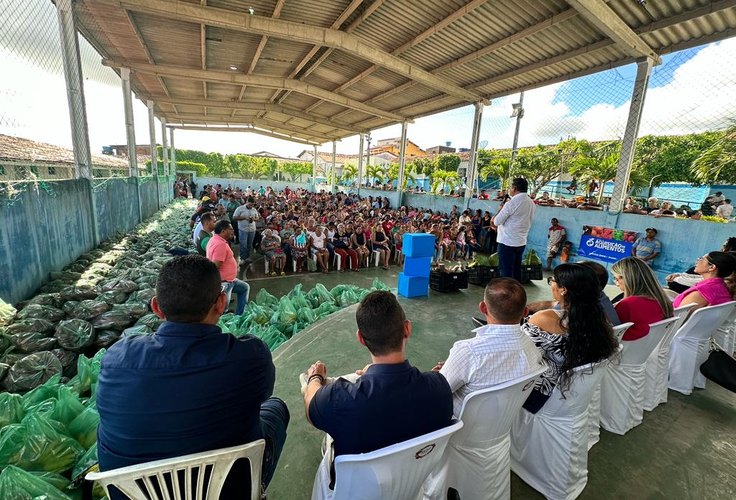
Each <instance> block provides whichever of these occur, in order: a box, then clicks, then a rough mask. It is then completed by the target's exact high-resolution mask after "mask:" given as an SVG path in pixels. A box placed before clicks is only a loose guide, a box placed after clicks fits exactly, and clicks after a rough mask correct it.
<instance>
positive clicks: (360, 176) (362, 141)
mask: <svg viewBox="0 0 736 500" xmlns="http://www.w3.org/2000/svg"><path fill="white" fill-rule="evenodd" d="M364 147H365V136H364V135H363V134H360V146H359V147H358V196H360V185H361V184H362V183H363V148H364Z"/></svg>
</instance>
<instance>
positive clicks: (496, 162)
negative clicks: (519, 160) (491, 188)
mask: <svg viewBox="0 0 736 500" xmlns="http://www.w3.org/2000/svg"><path fill="white" fill-rule="evenodd" d="M510 167H511V159H510V158H506V157H503V158H493V159H491V160H490V161H489V163H488V164H487V165H485V166H484V167H481V169H480V174H479V175H480V178H481V179H483V180H485V181H487V180H488V178H489V177H490V178H496V179H498V186H499V188H503V187H504V186H505V185H506V184H507V181H508V175H509V172H510Z"/></svg>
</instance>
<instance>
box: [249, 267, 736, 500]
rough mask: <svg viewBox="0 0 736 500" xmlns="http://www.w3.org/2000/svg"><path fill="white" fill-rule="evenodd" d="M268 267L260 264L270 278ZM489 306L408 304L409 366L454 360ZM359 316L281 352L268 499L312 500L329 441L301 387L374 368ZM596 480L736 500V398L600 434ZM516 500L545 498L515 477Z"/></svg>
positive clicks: (590, 493)
mask: <svg viewBox="0 0 736 500" xmlns="http://www.w3.org/2000/svg"><path fill="white" fill-rule="evenodd" d="M262 265H263V263H262V262H258V261H257V262H256V263H255V264H254V267H255V266H257V267H258V270H259V271H261V273H260V274H261V276H262V269H263V268H262ZM399 270H400V269H399V268H398V267H396V266H392V267H391V268H390V270H389V271H385V270H382V269H380V268H371V269H370V270H368V269H366V270H362V271H361V272H360V273H353V272H347V273H336V272H332V273H330V274H327V275H325V274H321V273H309V274H302V275H296V276H287V277H284V278H272V279H269V278H265V279H262V278H261V279H258V278H256V277H254V279H249V282H250V284H251V287H252V288H251V296H252V297H255V294H256V293H257V292H258V290H260V288H266V289H267V290H268V291H269V292H270V293H272V294H274V295H276V296H281V295H283V294H285V293H287V292H288V291H289V290H291V289H292V287H293V286H295V285H296V284H297V283H302V286H303V287H304V289H305V290H309V289H311V288H312V287H313V286H314V285H315V284H316V283H323V284H324V285H325V286H327V288H328V289H329V288H331V287H332V286H334V285H337V284H339V283H353V284H356V285H359V286H363V287H368V286H370V283H371V282H372V280H373V278H374V277H378V278H379V279H381V280H382V281H383V282H384V283H386V284H387V285H388V286H390V287H392V288H395V287H396V286H397V279H398V272H399ZM248 274H249V276H250V275H251V273H250V272H249V273H248ZM254 274H255V273H254ZM526 290H527V294H528V297H529V300H530V301H533V300H543V299H548V298H550V294H549V288H548V287H547V285H546V283H544V282H543V281H534V282H532V284H530V285H527V286H526ZM607 292H608V293H609V295H611V296H613V295H614V294H615V293H617V290H616V289H615V288H614V287H609V289H608V290H607ZM481 296H482V288H481V287H478V286H474V285H470V286H469V288H468V289H467V290H464V291H460V292H457V293H451V294H441V293H437V292H433V291H431V290H430V296H429V297H428V298H419V299H404V298H400V299H399V300H400V303H401V304H402V306H403V307H404V309H405V311H406V314H407V317H408V318H409V319H410V320H411V321H412V324H413V333H412V337H411V339H410V341H409V344H408V357H409V360H410V361H411V362H412V364H413V365H414V366H417V367H418V368H420V369H423V370H429V369H430V368H432V366H434V364H435V363H436V362H437V361H438V360H441V359H444V358H445V357H446V355H447V353H448V352H449V349H450V347H451V346H452V344H453V342H455V341H456V340H458V339H461V338H467V337H469V336H470V335H472V334H471V329H472V326H471V324H470V321H469V316H470V315H471V314H476V313H477V305H478V302H479V301H480V300H481ZM356 307H357V306H352V307H350V308H347V309H344V310H342V311H339V312H337V313H335V314H333V315H331V316H328V317H327V318H325V319H324V320H322V321H320V322H318V323H316V324H314V325H313V326H312V327H310V328H308V329H306V330H304V331H302V332H300V333H299V334H298V335H297V336H296V337H295V338H294V339H292V340H291V341H289V342H288V343H287V344H284V345H283V346H281V347H280V348H279V349H278V350H277V351H276V352H274V363H275V365H276V375H277V377H276V388H275V395H277V396H279V397H281V398H283V399H284V400H285V401H286V403H287V404H288V406H289V409H290V411H291V423H290V425H289V429H288V438H287V441H286V445H285V447H284V451H283V454H282V456H281V460H280V463H279V467H278V470H277V472H276V475H275V477H274V479H273V481H272V483H271V485H270V487H269V489H268V494H269V498H271V499H274V500H281V499H284V500H301V499H308V498H310V494H311V488H312V482H313V479H314V474H315V471H316V469H317V466H318V464H319V461H320V459H321V456H320V443H321V439H322V434H321V432H319V431H317V430H315V429H314V428H312V427H311V426H310V425H309V424H308V422H307V421H306V418H305V416H304V409H303V407H304V405H303V402H302V398H301V394H300V391H299V382H298V380H297V377H298V375H299V373H300V372H303V371H305V370H306V369H307V367H308V366H309V365H310V364H311V363H313V362H314V361H316V360H318V359H320V360H322V361H323V362H325V363H326V365H327V368H328V372H329V374H330V375H340V374H345V373H350V372H352V371H354V370H356V369H358V368H362V367H363V366H364V365H365V364H366V363H368V362H369V361H370V358H369V355H368V352H367V350H366V349H365V348H363V347H362V346H360V345H359V344H358V342H357V340H356V339H355V330H356V324H355V309H356ZM588 470H589V477H588V485H587V487H586V489H585V490H584V491H583V493H582V495H581V496H580V498H582V499H593V498H595V499H619V498H620V499H639V498H641V499H660V498H661V499H733V498H736V394H733V393H731V392H729V391H727V390H725V389H723V388H721V387H719V386H717V385H715V384H713V383H710V382H709V384H708V388H707V389H705V390H696V391H695V392H694V393H693V394H692V395H691V396H683V395H681V394H679V393H676V392H673V391H670V392H669V401H668V403H666V404H663V405H660V406H659V407H658V408H656V409H655V410H654V411H653V412H645V415H644V422H643V423H642V424H641V425H639V426H638V427H636V428H635V429H633V430H631V431H630V432H628V433H627V434H626V435H625V436H618V435H615V434H611V433H608V432H606V431H604V430H601V440H600V442H599V443H598V444H597V445H595V446H594V447H593V449H592V450H591V451H590V454H589V463H588ZM511 496H512V498H514V499H532V498H542V496H541V495H540V494H538V493H537V492H536V491H535V490H533V489H532V488H531V487H529V486H528V485H526V484H525V483H524V482H523V481H521V480H520V479H519V478H518V477H517V476H515V475H514V474H513V473H512V479H511Z"/></svg>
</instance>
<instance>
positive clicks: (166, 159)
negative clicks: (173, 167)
mask: <svg viewBox="0 0 736 500" xmlns="http://www.w3.org/2000/svg"><path fill="white" fill-rule="evenodd" d="M161 146H162V154H163V161H164V175H165V176H166V177H168V176H169V175H171V172H170V171H169V144H168V138H167V137H166V118H161Z"/></svg>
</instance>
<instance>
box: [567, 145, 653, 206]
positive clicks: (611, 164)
mask: <svg viewBox="0 0 736 500" xmlns="http://www.w3.org/2000/svg"><path fill="white" fill-rule="evenodd" d="M620 158H621V143H619V142H617V141H613V142H610V143H608V144H607V145H604V146H603V147H602V148H599V150H598V154H597V155H595V156H586V157H582V158H580V159H578V160H577V161H576V162H575V163H574V164H573V165H571V166H570V173H571V174H572V175H574V176H575V177H577V178H578V179H579V180H581V181H583V182H584V183H586V184H588V183H589V182H590V181H592V180H595V181H596V182H598V185H599V186H600V187H599V189H598V203H600V202H601V200H602V199H603V192H604V187H605V185H606V182H610V181H614V180H615V179H616V171H617V169H618V162H619V160H620ZM647 183H648V179H647V178H646V177H645V176H644V174H643V173H642V172H641V171H635V170H633V169H632V171H631V174H630V175H629V185H628V186H627V188H626V191H627V193H628V192H629V191H631V190H632V189H634V188H639V187H644V186H647V185H648V184H647Z"/></svg>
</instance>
